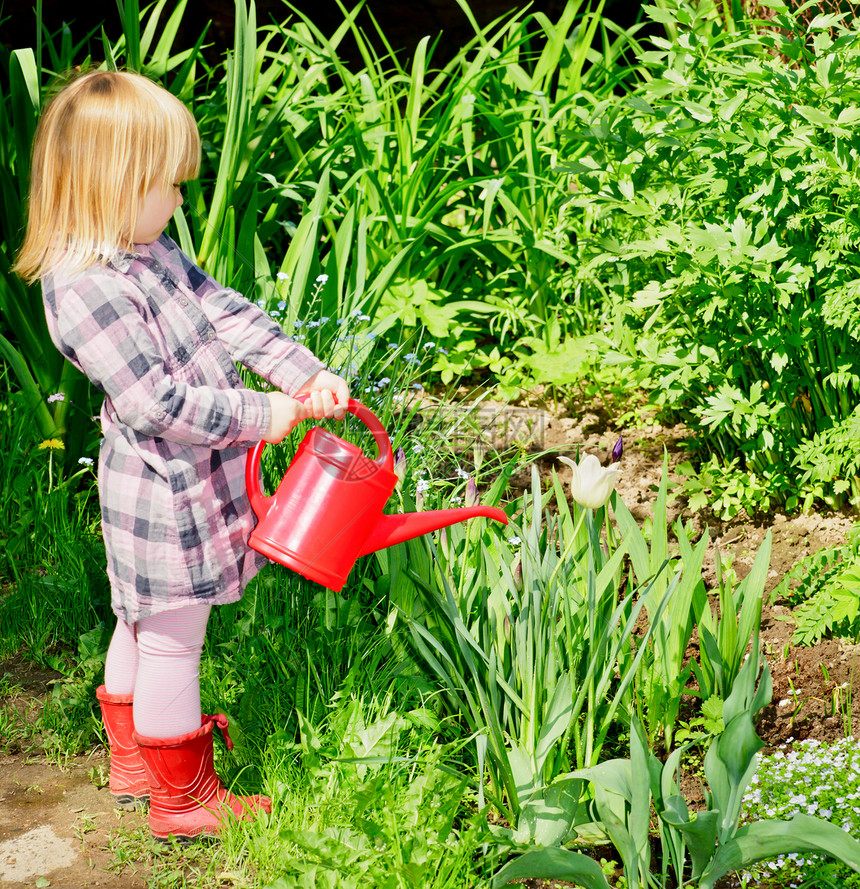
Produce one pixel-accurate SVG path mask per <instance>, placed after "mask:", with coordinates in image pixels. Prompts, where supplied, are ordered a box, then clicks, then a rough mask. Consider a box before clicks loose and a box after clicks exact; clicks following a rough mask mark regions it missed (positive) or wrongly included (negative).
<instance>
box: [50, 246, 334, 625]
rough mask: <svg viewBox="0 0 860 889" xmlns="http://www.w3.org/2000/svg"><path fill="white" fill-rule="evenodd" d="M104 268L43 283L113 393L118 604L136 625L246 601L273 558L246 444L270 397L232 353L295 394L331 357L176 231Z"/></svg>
mask: <svg viewBox="0 0 860 889" xmlns="http://www.w3.org/2000/svg"><path fill="white" fill-rule="evenodd" d="M137 250H138V252H137V253H135V254H128V255H126V256H124V257H122V258H120V259H118V260H115V261H113V262H111V263H108V264H107V265H104V266H94V267H92V268H90V269H87V270H86V271H85V272H83V273H82V274H79V275H75V276H66V277H64V276H62V275H61V274H57V275H55V276H47V277H46V278H45V279H44V280H43V281H42V289H43V294H44V301H45V311H46V315H47V319H48V326H49V328H50V331H51V336H52V338H53V340H54V342H55V343H56V345H57V347H58V348H59V350H60V351H61V352H62V353H63V355H65V356H66V358H68V359H69V361H71V362H72V363H73V364H75V365H76V366H77V367H79V368H80V369H81V370H82V371H83V372H84V373H85V374H86V375H87V376H88V377H89V378H90V380H92V381H93V383H94V384H95V385H96V386H97V387H98V388H99V389H100V390H101V391H103V392H104V394H105V400H104V404H103V406H102V410H101V423H102V430H103V432H104V440H103V442H102V446H101V452H100V456H99V500H100V503H101V514H102V530H103V533H104V540H105V547H106V549H107V567H108V576H109V579H110V583H111V600H112V607H113V610H114V612H115V613H116V614H117V616H118V617H120V618H122V619H123V620H124V621H125V622H126V623H129V624H130V623H134V622H135V621H137V620H139V619H140V618H142V617H146V616H147V615H150V614H155V613H157V612H159V611H166V610H168V609H172V608H180V607H182V606H184V605H192V604H223V603H225V602H235V601H236V600H237V599H239V597H240V596H241V595H242V590H243V589H244V586H245V584H246V583H247V582H248V581H249V580H250V579H251V577H253V576H254V574H255V573H256V572H257V571H258V570H259V569H260V567H261V566H262V565H263V564H264V563H265V561H266V560H265V558H264V557H263V556H260V555H259V554H257V553H255V552H254V551H253V550H251V549H249V548H248V545H247V541H248V535H249V534H250V533H251V530H252V528H253V527H254V524H255V521H256V519H255V517H254V514H253V512H252V511H251V507H250V503H249V501H248V496H247V493H246V491H245V484H244V467H245V456H246V454H247V449H248V447H249V446H251V445H252V444H255V443H256V442H258V441H259V440H260V438H262V435H263V433H264V432H265V430H266V428H267V427H268V425H269V421H270V410H269V403H268V399H267V398H266V396H265V395H264V394H263V393H260V392H254V391H252V390H250V389H247V388H245V386H244V385H243V384H242V382H241V380H240V378H239V373H238V371H237V369H236V364H235V363H234V362H240V363H242V364H244V365H245V366H246V367H248V368H250V369H251V370H253V371H255V372H256V373H258V374H260V376H262V377H263V378H264V379H266V380H267V381H268V382H269V383H271V384H272V385H273V386H276V387H278V388H279V389H282V390H283V391H285V392H287V393H288V394H292V393H294V392H296V390H297V389H299V388H300V387H301V386H302V384H304V383H305V382H306V381H307V380H308V379H309V378H310V377H311V376H313V374H315V373H316V372H317V371H318V370H320V369H322V367H323V365H322V363H321V362H320V361H318V360H317V359H316V358H315V357H314V355H313V354H312V353H311V352H310V351H309V350H308V349H306V348H305V347H304V346H301V345H299V344H298V343H295V342H293V340H291V339H290V338H289V337H287V336H286V334H284V332H283V331H282V330H281V328H280V326H279V325H278V324H277V323H275V322H274V321H273V320H272V319H271V318H270V317H269V316H268V315H267V314H266V313H265V312H263V311H262V310H261V309H259V308H258V307H257V306H255V305H254V304H253V303H251V302H249V301H248V300H247V299H245V298H244V297H242V296H240V295H239V294H238V293H236V292H235V291H233V290H229V289H227V288H225V287H222V286H220V285H219V284H218V283H217V282H216V281H215V280H214V279H213V278H211V277H210V276H209V275H207V274H205V273H204V272H203V271H201V270H200V269H199V268H198V267H197V266H195V265H194V263H193V262H191V260H190V259H189V258H188V257H187V256H186V255H185V254H184V253H182V251H181V250H180V249H179V247H178V246H177V245H176V244H175V243H174V242H173V241H172V240H171V239H170V238H169V237H167V236H166V235H162V236H161V238H159V240H158V241H156V242H154V243H153V244H150V245H146V246H144V245H139V246H138V247H137Z"/></svg>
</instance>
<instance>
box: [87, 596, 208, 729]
mask: <svg viewBox="0 0 860 889" xmlns="http://www.w3.org/2000/svg"><path fill="white" fill-rule="evenodd" d="M209 611H210V606H209V605H189V606H188V607H186V608H177V609H175V610H173V611H162V612H161V613H159V614H153V615H152V616H150V617H144V618H141V619H140V620H139V621H138V622H137V623H136V624H134V625H132V626H129V625H128V624H127V623H124V622H123V621H122V620H117V624H116V630H114V634H113V638H112V639H111V643H110V647H109V648H108V653H107V660H106V661H105V688H106V690H107V692H108V694H113V695H129V694H133V695H134V711H133V713H134V727H135V730H136V731H138V732H140V734H142V735H146V736H147V737H150V738H174V737H176V736H177V735H185V734H188V732H193V731H196V730H197V729H198V728H200V652H201V651H202V650H203V639H204V637H205V635H206V622H207V621H208V620H209Z"/></svg>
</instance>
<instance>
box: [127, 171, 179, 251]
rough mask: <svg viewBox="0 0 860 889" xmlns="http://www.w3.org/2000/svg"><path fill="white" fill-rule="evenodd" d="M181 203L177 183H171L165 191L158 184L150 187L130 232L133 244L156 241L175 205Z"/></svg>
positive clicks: (177, 205) (165, 226)
mask: <svg viewBox="0 0 860 889" xmlns="http://www.w3.org/2000/svg"><path fill="white" fill-rule="evenodd" d="M181 205H182V192H180V190H179V185H178V184H174V185H171V186H170V187H169V188H168V189H167V191H166V192H165V191H164V189H163V188H162V187H161V186H160V185H156V186H155V187H154V188H151V189H150V190H149V191H148V192H147V193H146V195H144V198H143V202H142V203H141V205H140V211H139V212H138V214H137V225H136V226H135V228H134V231H133V232H132V233H131V240H132V242H133V243H134V244H151V243H152V242H153V241H157V240H158V238H159V237H160V236H161V233H162V232H163V231H164V229H165V228H167V223H168V222H170V218H171V217H172V216H173V213H174V211H175V210H176V208H177V207H180V206H181Z"/></svg>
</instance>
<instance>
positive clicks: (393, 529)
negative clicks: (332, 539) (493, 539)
mask: <svg viewBox="0 0 860 889" xmlns="http://www.w3.org/2000/svg"><path fill="white" fill-rule="evenodd" d="M477 516H483V517H484V518H488V519H495V520H496V521H497V522H501V523H502V524H503V525H507V523H508V517H507V516H506V515H505V513H504V512H502V510H501V509H497V508H496V507H494V506H466V507H459V508H457V509H437V510H433V511H430V512H408V513H405V514H402V515H381V516H379V518H378V519H377V522H376V525H375V526H374V528H373V531H371V532H370V537H368V539H367V540H366V541H365V542H364V545H363V547H362V549H361V552H360V553H359V555H361V556H366V555H367V554H368V553H373V552H376V551H377V550H378V549H384V548H385V547H386V546H393V545H394V544H395V543H402V542H403V541H404V540H411V539H412V538H413V537H420V536H421V535H422V534H429V533H430V532H431V531H438V530H439V528H445V527H447V526H448V525H456V524H457V523H458V522H463V521H466V519H473V518H476V517H477Z"/></svg>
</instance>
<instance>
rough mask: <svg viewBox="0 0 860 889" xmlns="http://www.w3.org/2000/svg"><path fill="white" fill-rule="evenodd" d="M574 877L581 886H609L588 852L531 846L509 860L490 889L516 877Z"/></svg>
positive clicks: (593, 888) (497, 888) (498, 888)
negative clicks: (532, 847) (533, 847)
mask: <svg viewBox="0 0 860 889" xmlns="http://www.w3.org/2000/svg"><path fill="white" fill-rule="evenodd" d="M529 879H535V880H574V881H576V883H577V885H579V886H582V889H611V887H610V886H609V883H607V881H606V877H605V876H604V875H603V871H602V870H601V867H600V865H599V864H598V863H597V862H596V861H595V860H594V859H593V858H589V857H588V856H587V855H582V854H581V853H579V852H570V851H568V850H567V849H559V848H549V849H530V850H529V851H528V852H525V853H523V854H522V855H520V856H519V857H518V858H515V859H514V860H513V861H510V862H508V863H507V864H506V865H505V866H504V867H502V868H501V869H500V870H499V871H498V872H497V873H496V875H495V876H494V877H493V879H492V882H491V883H490V887H491V889H503V887H505V886H507V885H508V884H509V883H512V882H514V881H515V880H529Z"/></svg>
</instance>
